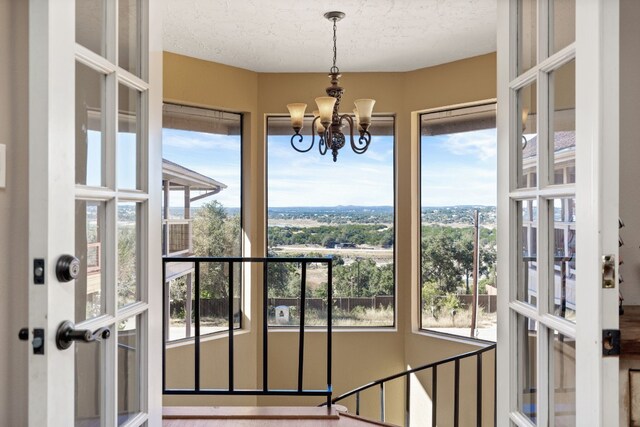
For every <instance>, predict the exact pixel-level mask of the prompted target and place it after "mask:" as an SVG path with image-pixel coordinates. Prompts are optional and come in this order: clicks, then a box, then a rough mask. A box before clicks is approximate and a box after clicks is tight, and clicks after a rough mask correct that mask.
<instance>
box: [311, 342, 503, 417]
mask: <svg viewBox="0 0 640 427" xmlns="http://www.w3.org/2000/svg"><path fill="white" fill-rule="evenodd" d="M495 348H496V344H489V345H487V346H485V347H483V348H481V349H478V350H473V351H469V352H466V353H461V354H457V355H455V356H451V357H447V358H444V359H440V360H438V361H436V362H431V363H427V364H426V365H421V366H418V367H416V368H412V369H407V370H405V371H402V372H399V373H396V374H393V375H389V376H387V377H384V378H380V379H378V380H375V381H372V382H369V383H367V384H364V385H361V386H360V387H357V388H354V389H353V390H350V391H348V392H346V393H343V394H341V395H340V396H338V397H335V398H333V399H331V403H334V404H335V403H337V402H340V401H341V400H344V399H346V398H348V397H351V396H354V395H355V396H356V415H360V393H362V392H363V391H365V390H368V389H371V388H373V387H376V386H378V387H380V421H382V422H384V421H385V384H386V383H387V382H389V381H393V380H396V379H398V378H402V377H404V378H405V427H409V408H410V394H411V392H410V381H409V375H411V374H414V373H416V372H420V371H424V370H426V369H433V375H432V379H431V380H432V383H431V384H432V385H431V386H432V396H431V400H432V408H433V410H432V411H431V416H432V426H435V425H436V418H437V388H438V367H439V366H441V365H445V364H447V363H454V364H455V370H454V372H455V376H454V381H455V384H454V392H455V399H454V414H453V415H454V426H456V427H457V426H458V423H459V413H460V404H459V403H460V390H459V389H460V361H461V360H463V359H467V358H470V357H476V359H477V363H476V375H477V381H476V394H477V396H476V399H477V404H476V419H477V423H478V426H480V425H482V402H481V399H482V355H483V354H484V353H486V352H488V351H491V350H495ZM325 405H327V403H322V404H320V405H318V406H325Z"/></svg>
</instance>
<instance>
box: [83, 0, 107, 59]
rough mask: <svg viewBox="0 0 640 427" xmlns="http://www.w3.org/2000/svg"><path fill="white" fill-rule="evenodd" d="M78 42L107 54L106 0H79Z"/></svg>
mask: <svg viewBox="0 0 640 427" xmlns="http://www.w3.org/2000/svg"><path fill="white" fill-rule="evenodd" d="M75 3H76V42H78V43H79V44H81V45H82V46H84V47H86V48H88V49H91V50H92V51H94V52H95V53H97V54H98V55H102V56H105V37H104V33H105V31H104V30H105V16H106V14H105V1H104V0H77V1H76V2H75Z"/></svg>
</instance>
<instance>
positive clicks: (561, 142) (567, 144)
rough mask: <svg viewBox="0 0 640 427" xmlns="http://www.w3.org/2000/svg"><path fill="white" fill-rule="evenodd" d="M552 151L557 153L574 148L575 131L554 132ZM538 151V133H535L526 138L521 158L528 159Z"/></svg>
mask: <svg viewBox="0 0 640 427" xmlns="http://www.w3.org/2000/svg"><path fill="white" fill-rule="evenodd" d="M553 145H554V147H555V148H554V152H556V153H558V152H560V151H564V150H569V149H575V146H576V131H574V130H567V131H558V132H556V133H555V134H554V143H553ZM537 152H538V135H535V136H534V137H532V138H531V139H528V140H527V146H526V147H525V149H524V151H523V152H522V158H523V159H528V158H530V157H535V155H536V153H537Z"/></svg>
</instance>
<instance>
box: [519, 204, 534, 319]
mask: <svg viewBox="0 0 640 427" xmlns="http://www.w3.org/2000/svg"><path fill="white" fill-rule="evenodd" d="M518 212H520V216H519V219H520V221H519V222H520V224H519V227H518V230H519V235H518V240H519V247H520V248H522V251H521V254H520V262H519V263H518V264H519V266H518V300H519V301H522V302H526V303H528V304H531V305H534V306H535V305H537V295H538V236H537V231H538V202H537V201H536V200H523V201H521V202H518Z"/></svg>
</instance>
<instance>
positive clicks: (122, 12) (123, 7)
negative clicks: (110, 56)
mask: <svg viewBox="0 0 640 427" xmlns="http://www.w3.org/2000/svg"><path fill="white" fill-rule="evenodd" d="M139 19H140V2H139V1H138V0H119V1H118V26H119V27H118V65H119V66H120V67H122V68H124V69H125V70H127V71H130V72H131V73H133V74H135V75H137V76H139V75H140V25H139Z"/></svg>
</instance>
